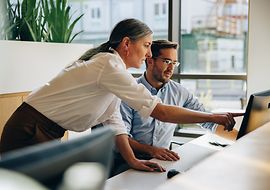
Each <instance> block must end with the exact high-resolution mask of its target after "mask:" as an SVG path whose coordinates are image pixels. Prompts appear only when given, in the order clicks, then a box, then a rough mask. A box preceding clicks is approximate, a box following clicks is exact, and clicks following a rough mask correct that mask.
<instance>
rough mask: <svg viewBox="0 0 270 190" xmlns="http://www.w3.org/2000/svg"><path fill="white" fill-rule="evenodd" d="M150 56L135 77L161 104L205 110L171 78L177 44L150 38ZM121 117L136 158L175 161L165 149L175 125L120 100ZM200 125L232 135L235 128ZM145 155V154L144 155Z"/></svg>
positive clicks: (175, 156) (177, 63) (176, 158)
mask: <svg viewBox="0 0 270 190" xmlns="http://www.w3.org/2000/svg"><path fill="white" fill-rule="evenodd" d="M151 51H152V58H148V59H147V60H146V72H145V73H144V74H143V75H142V76H141V77H140V78H138V83H142V84H143V85H144V86H145V87H146V88H147V89H148V90H149V91H150V92H151V94H152V95H157V96H158V97H159V98H160V99H161V100H162V102H163V103H166V104H169V105H176V106H182V107H185V108H188V109H192V110H197V111H205V109H204V107H203V105H202V104H201V103H199V101H198V100H197V98H195V97H194V96H193V95H192V94H191V93H190V92H189V91H188V90H187V89H186V88H184V87H183V86H182V85H181V84H179V83H177V82H175V81H173V80H171V79H170V78H171V77H172V75H173V71H174V69H175V68H176V67H177V66H178V65H179V64H180V63H179V62H178V61H177V43H174V42H170V41H167V40H157V41H153V44H152V46H151ZM121 114H122V118H123V120H124V122H125V125H126V126H127V129H128V132H129V134H130V138H129V142H130V145H131V147H132V149H133V151H134V152H135V153H136V155H137V156H138V157H140V156H142V157H141V158H146V157H149V158H157V159H160V160H169V161H173V160H178V159H179V156H178V155H177V153H175V152H173V151H171V150H169V149H168V147H169V144H170V142H171V140H172V137H173V133H174V130H175V127H176V124H173V123H165V122H161V121H158V120H156V119H154V118H152V117H149V118H141V117H140V115H139V113H138V112H137V111H135V110H134V109H132V108H130V107H129V106H127V105H126V104H125V103H123V102H122V105H121ZM201 126H202V127H203V128H205V129H207V130H210V131H211V132H213V133H216V134H219V135H222V136H224V135H227V136H228V137H229V138H233V137H235V135H236V133H237V131H236V130H235V129H234V130H233V131H231V132H227V131H225V130H224V126H218V125H216V124H214V123H203V124H201ZM145 156H146V157H145Z"/></svg>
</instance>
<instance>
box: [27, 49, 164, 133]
mask: <svg viewBox="0 0 270 190" xmlns="http://www.w3.org/2000/svg"><path fill="white" fill-rule="evenodd" d="M120 99H122V100H123V101H124V102H126V103H127V104H128V105H129V106H130V107H132V108H134V109H135V110H137V111H139V113H140V115H141V116H142V117H149V116H150V114H151V113H152V111H153V109H154V108H155V106H156V105H157V103H158V102H160V99H159V98H157V97H156V96H152V95H151V94H150V92H149V91H148V90H147V89H146V88H145V87H144V86H143V85H141V84H138V83H137V81H136V80H135V79H134V78H133V76H132V75H131V74H130V73H128V71H127V70H126V66H125V64H124V62H123V60H122V59H121V57H120V56H119V55H118V53H117V52H116V51H114V53H99V54H97V55H95V56H94V57H93V58H92V59H91V60H89V61H76V62H74V63H72V64H70V65H68V66H67V67H66V68H65V69H63V70H62V72H60V73H59V74H58V75H57V76H56V77H55V78H53V79H52V80H51V81H50V82H48V83H46V84H45V85H44V86H42V87H41V88H40V89H38V90H36V91H33V92H32V93H31V94H30V96H29V97H28V98H27V99H26V102H27V103H28V104H30V105H31V106H33V107H34V108H35V109H37V110H38V111H39V112H41V113H42V114H44V115H45V116H47V117H48V118H49V119H51V120H53V121H54V122H56V123H57V124H59V125H60V126H62V127H63V128H65V129H67V130H72V131H84V130H86V129H88V128H90V127H92V126H95V125H97V124H99V123H105V124H109V125H110V126H111V127H112V128H114V129H115V130H116V134H117V135H118V134H123V133H126V127H125V125H124V123H123V121H122V117H121V114H120V111H119V106H120V103H121V100H120Z"/></svg>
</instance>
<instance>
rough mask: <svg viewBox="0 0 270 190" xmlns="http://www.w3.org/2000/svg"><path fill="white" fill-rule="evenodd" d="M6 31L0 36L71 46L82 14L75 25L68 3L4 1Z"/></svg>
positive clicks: (31, 0)
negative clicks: (74, 30) (74, 31)
mask: <svg viewBox="0 0 270 190" xmlns="http://www.w3.org/2000/svg"><path fill="white" fill-rule="evenodd" d="M5 2H6V4H5V8H6V10H7V11H6V13H4V14H3V15H4V18H5V21H4V24H2V25H3V26H2V25H0V27H1V28H4V30H3V31H4V32H2V33H3V34H2V33H0V37H1V36H3V38H4V39H11V40H12V39H13V40H14V39H16V40H25V41H46V42H62V43H70V42H71V41H72V40H73V39H74V38H75V37H76V36H77V35H78V34H79V33H81V32H82V31H80V32H78V33H76V34H74V35H73V36H71V35H72V31H73V29H74V26H75V24H76V23H77V22H78V21H79V20H80V19H81V17H82V16H83V15H80V16H79V17H78V18H76V19H75V20H74V21H73V22H71V20H72V17H71V16H70V7H69V6H68V5H67V0H41V1H38V3H37V1H36V0H17V3H16V4H11V3H10V1H9V0H6V1H5Z"/></svg>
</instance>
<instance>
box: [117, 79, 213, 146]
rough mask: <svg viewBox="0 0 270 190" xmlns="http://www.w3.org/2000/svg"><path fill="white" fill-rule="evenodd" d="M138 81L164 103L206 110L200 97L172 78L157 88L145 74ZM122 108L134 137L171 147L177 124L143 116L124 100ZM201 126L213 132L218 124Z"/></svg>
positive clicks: (128, 129)
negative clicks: (200, 101) (148, 80)
mask: <svg viewBox="0 0 270 190" xmlns="http://www.w3.org/2000/svg"><path fill="white" fill-rule="evenodd" d="M137 81H138V83H142V84H143V85H144V86H145V87H146V88H147V89H148V90H149V91H150V92H151V94H152V95H156V96H158V97H159V98H160V99H161V100H162V102H163V103H164V104H168V105H176V106H181V107H185V108H189V109H192V110H197V111H205V109H204V107H203V105H202V104H201V103H199V101H198V99H197V98H195V97H194V96H193V95H192V94H191V93H190V92H189V91H188V90H187V89H186V88H184V87H183V86H182V85H181V84H180V83H177V82H175V81H173V80H170V81H169V82H168V83H166V84H164V85H163V87H162V88H160V89H159V90H157V89H156V88H154V87H152V86H151V85H150V84H149V83H148V82H147V80H146V78H145V76H144V75H142V76H141V77H140V78H138V80H137ZM120 110H121V114H122V118H123V120H124V122H125V125H126V127H127V131H128V133H129V134H130V136H131V137H132V138H134V139H135V140H136V141H138V142H139V143H142V144H148V145H153V146H157V147H164V148H168V147H169V145H170V142H171V140H172V137H173V133H174V130H175V127H176V125H177V124H173V123H167V122H161V121H159V120H157V119H154V118H152V117H148V118H142V117H141V116H140V115H139V113H138V112H137V111H135V110H134V109H132V108H130V107H129V106H128V105H127V104H125V103H124V102H122V104H121V107H120ZM201 126H202V127H203V128H205V129H209V130H211V131H213V132H214V131H215V129H216V124H214V123H203V124H202V125H201Z"/></svg>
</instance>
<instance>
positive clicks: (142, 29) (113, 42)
mask: <svg viewBox="0 0 270 190" xmlns="http://www.w3.org/2000/svg"><path fill="white" fill-rule="evenodd" d="M152 33H153V32H152V30H151V29H150V28H149V27H148V26H147V25H146V24H145V23H143V22H142V21H140V20H137V19H134V18H130V19H125V20H122V21H120V22H119V23H118V24H116V25H115V27H114V28H113V30H112V32H111V35H110V38H109V41H107V42H105V43H103V44H101V45H100V46H98V47H96V48H92V49H90V50H88V51H87V52H85V53H84V54H83V55H82V56H81V57H80V58H79V59H80V60H84V61H87V60H89V59H91V57H93V56H94V55H96V54H98V53H100V52H111V50H110V48H117V47H118V45H119V44H120V43H121V41H122V39H123V38H124V37H129V38H130V39H131V40H132V41H136V40H138V39H140V38H142V37H145V36H147V35H149V34H152Z"/></svg>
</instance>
